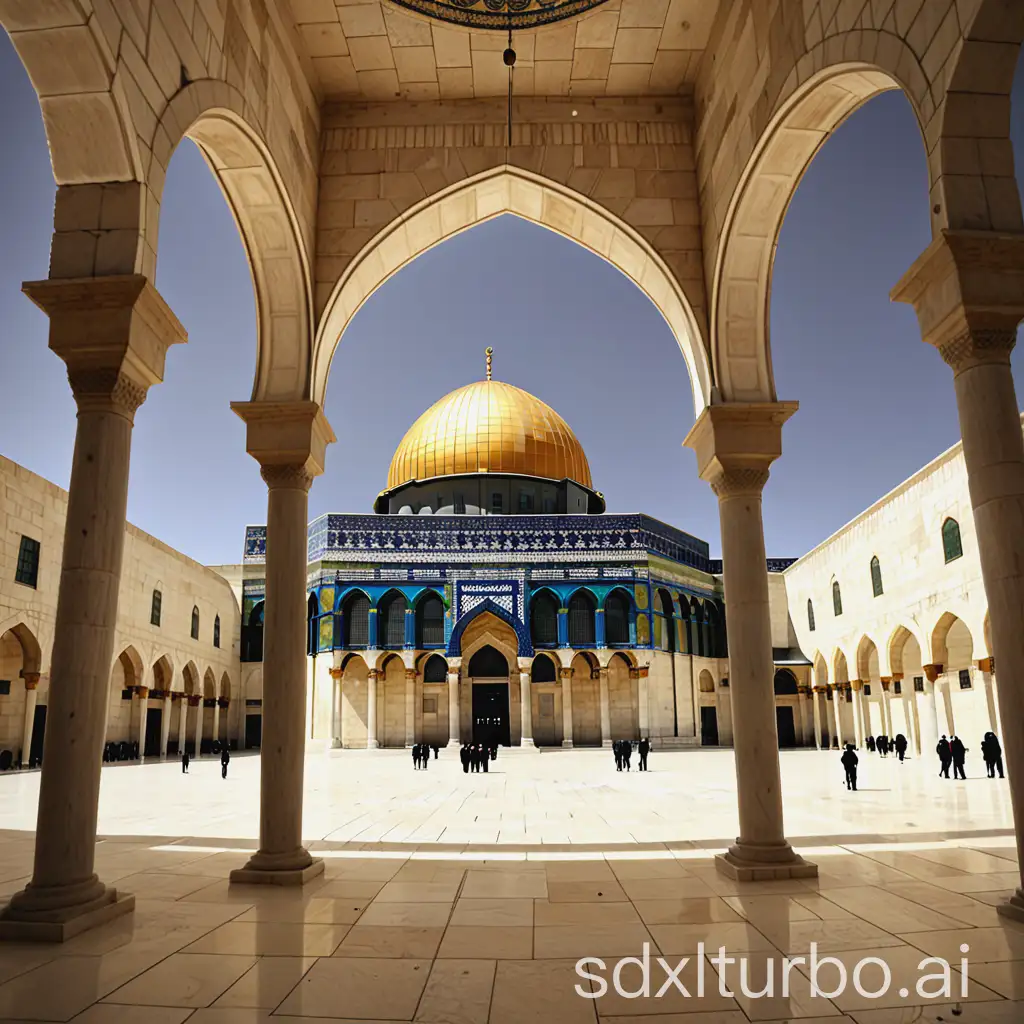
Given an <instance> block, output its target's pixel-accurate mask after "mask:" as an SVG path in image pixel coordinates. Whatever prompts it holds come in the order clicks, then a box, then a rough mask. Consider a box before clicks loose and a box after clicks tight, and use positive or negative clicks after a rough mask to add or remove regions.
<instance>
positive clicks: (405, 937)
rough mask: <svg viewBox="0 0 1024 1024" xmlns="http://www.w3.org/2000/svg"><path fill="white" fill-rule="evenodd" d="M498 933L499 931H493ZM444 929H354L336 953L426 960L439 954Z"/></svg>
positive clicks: (367, 926) (361, 927)
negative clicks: (438, 948)
mask: <svg viewBox="0 0 1024 1024" xmlns="http://www.w3.org/2000/svg"><path fill="white" fill-rule="evenodd" d="M489 930H490V931H494V930H496V929H489ZM443 934H444V929H443V928H419V927H416V926H412V925H399V926H396V925H363V924H357V925H353V926H352V928H351V929H350V930H349V933H348V935H346V936H345V938H344V939H343V940H342V943H341V945H340V946H338V948H337V949H336V950H335V951H334V955H335V956H341V957H366V956H369V957H389V956H390V957H412V958H413V959H417V960H422V959H426V958H429V957H433V956H435V955H436V954H437V947H438V945H439V944H440V942H441V936H442V935H443Z"/></svg>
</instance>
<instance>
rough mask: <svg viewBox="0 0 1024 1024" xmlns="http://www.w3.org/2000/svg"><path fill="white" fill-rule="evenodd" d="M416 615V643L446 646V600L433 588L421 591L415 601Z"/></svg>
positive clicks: (418, 644) (421, 645) (419, 645)
mask: <svg viewBox="0 0 1024 1024" xmlns="http://www.w3.org/2000/svg"><path fill="white" fill-rule="evenodd" d="M414 611H415V615H416V640H415V645H416V646H417V647H419V648H424V647H443V646H444V600H443V599H442V597H441V595H440V594H439V593H438V592H437V591H436V590H433V589H431V588H429V587H428V588H427V589H425V590H423V591H421V592H420V593H419V594H418V595H417V596H416V601H415V603H414Z"/></svg>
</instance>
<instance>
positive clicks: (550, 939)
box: [533, 924, 654, 960]
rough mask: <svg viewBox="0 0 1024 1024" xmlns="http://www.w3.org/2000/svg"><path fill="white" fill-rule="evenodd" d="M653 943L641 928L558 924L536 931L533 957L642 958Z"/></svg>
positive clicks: (619, 925) (632, 926) (641, 926)
mask: <svg viewBox="0 0 1024 1024" xmlns="http://www.w3.org/2000/svg"><path fill="white" fill-rule="evenodd" d="M645 942H646V943H649V944H651V946H652V947H653V945H654V940H653V939H652V938H651V934H650V932H649V931H648V930H647V929H646V928H645V927H644V926H643V925H642V924H611V925H605V924H586V925H576V924H565V925H562V924H556V925H547V926H545V927H543V928H535V929H534V932H533V955H534V957H535V958H536V959H538V960H543V959H552V958H555V959H557V958H559V957H570V956H574V957H585V956H599V957H604V956H639V955H640V954H641V953H642V952H643V947H644V943H645Z"/></svg>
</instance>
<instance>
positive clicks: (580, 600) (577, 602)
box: [566, 587, 597, 647]
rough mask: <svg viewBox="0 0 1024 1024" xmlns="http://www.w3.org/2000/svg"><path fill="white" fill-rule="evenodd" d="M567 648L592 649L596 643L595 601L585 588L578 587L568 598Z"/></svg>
mask: <svg viewBox="0 0 1024 1024" xmlns="http://www.w3.org/2000/svg"><path fill="white" fill-rule="evenodd" d="M566 607H567V608H568V610H569V622H568V627H569V646H570V647H593V646H594V644H596V643H597V626H596V616H595V613H596V611H597V599H596V598H595V597H594V595H593V593H592V592H591V591H590V590H589V589H588V588H586V587H579V588H578V589H577V590H574V591H573V592H572V594H571V595H570V596H569V600H568V602H567V605H566Z"/></svg>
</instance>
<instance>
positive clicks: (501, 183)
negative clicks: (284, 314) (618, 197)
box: [312, 164, 711, 416]
mask: <svg viewBox="0 0 1024 1024" xmlns="http://www.w3.org/2000/svg"><path fill="white" fill-rule="evenodd" d="M505 213H509V214H513V215H515V216H518V217H522V218H523V219H524V220H528V221H531V222H532V223H534V224H537V225H539V226H541V227H545V228H548V229H550V230H552V231H555V232H557V233H558V234H560V235H563V236H564V237H566V238H569V239H572V240H573V241H575V242H578V243H579V244H580V245H582V246H584V248H587V249H590V251H591V252H594V253H596V254H597V255H598V256H601V257H602V258H603V259H605V260H607V261H608V262H609V263H611V264H612V265H613V266H615V267H617V268H618V269H619V270H620V271H621V272H622V273H623V274H625V275H626V276H627V277H629V278H630V279H631V280H633V281H634V282H635V283H636V284H637V286H638V287H639V288H640V289H641V290H642V291H644V292H645V293H646V294H647V295H648V297H649V298H650V299H651V301H652V302H653V303H654V305H655V306H656V307H657V308H658V310H659V311H660V312H661V314H662V316H663V317H664V318H665V321H666V322H667V323H668V326H669V328H670V329H671V330H672V332H673V334H674V335H675V338H676V341H677V343H678V345H679V348H680V351H681V352H682V355H683V358H684V360H685V361H686V367H687V372H688V374H689V377H690V384H691V387H692V390H693V402H694V408H695V413H696V415H697V416H700V414H701V412H702V411H703V410H704V408H705V406H706V405H707V404H708V402H709V401H710V394H711V372H710V365H709V363H708V358H707V351H706V349H705V347H704V344H703V341H702V337H701V330H700V326H699V321H698V319H697V317H696V315H695V314H694V311H693V307H692V305H691V303H690V301H689V299H688V297H687V296H686V294H685V292H684V291H683V288H682V286H681V284H680V283H679V281H678V280H677V279H676V277H675V275H674V274H673V273H672V271H671V270H670V269H669V267H668V265H667V264H666V262H665V260H664V259H663V258H662V257H661V256H660V255H659V254H658V252H657V251H656V250H655V248H654V247H653V246H652V245H651V244H650V242H648V241H647V240H646V239H645V238H644V237H643V236H642V235H641V234H640V233H639V232H638V231H636V230H634V229H633V228H631V227H630V226H629V225H628V224H626V223H625V222H624V221H622V220H621V219H619V218H618V217H616V216H615V215H614V214H612V213H610V212H609V211H608V210H606V209H605V208H604V207H602V206H600V205H599V204H598V203H596V202H594V201H593V200H591V199H588V198H586V197H585V196H582V195H580V194H579V193H578V192H575V191H573V190H572V189H570V188H568V187H566V186H564V185H560V184H558V183H556V182H554V181H551V180H550V179H547V178H544V177H542V176H540V175H537V174H534V173H532V172H530V171H527V170H523V169H522V168H519V167H514V166H511V165H509V164H502V165H500V166H498V167H495V168H491V169H489V170H485V171H483V172H481V173H480V174H477V175H473V176H471V177H468V178H466V179H465V180H463V181H460V182H457V183H455V184H453V185H451V186H450V187H448V188H446V189H443V190H441V191H440V192H437V193H436V194H434V195H432V196H428V197H427V198H426V199H424V200H422V201H421V202H419V203H417V204H416V205H414V206H412V207H410V208H409V209H408V210H406V211H405V213H403V214H401V215H400V216H398V217H396V218H395V219H394V220H393V221H391V222H390V223H389V224H388V225H387V226H386V227H385V228H384V229H383V230H381V231H380V232H379V233H378V234H377V235H376V236H375V237H374V238H373V239H371V241H370V242H368V243H367V244H366V245H365V246H364V247H363V249H362V250H361V251H360V252H359V254H358V255H357V256H356V257H355V258H354V259H353V260H352V261H351V262H350V263H349V264H348V266H346V268H345V270H344V272H343V273H342V275H341V277H340V279H339V280H338V281H337V283H336V284H335V286H334V289H333V291H332V293H331V296H330V298H329V299H328V302H327V305H326V308H325V309H324V312H323V315H322V317H321V318H320V325H319V328H318V330H317V333H316V339H315V341H314V344H313V366H312V378H313V388H312V398H313V400H314V401H316V402H319V403H320V404H321V405H323V400H324V395H325V394H326V390H327V377H328V373H329V372H330V365H331V359H332V358H333V356H334V353H335V351H336V350H337V347H338V343H339V341H340V339H341V336H342V335H343V334H344V332H345V329H346V327H347V326H348V324H349V323H350V321H351V320H352V317H353V316H355V314H356V313H357V312H358V311H359V309H360V308H361V306H362V305H363V303H364V302H365V301H366V300H367V299H368V298H369V296H370V295H372V294H373V292H375V291H376V290H377V288H379V287H380V286H381V285H382V284H383V283H384V282H385V281H386V280H388V278H390V277H391V276H392V275H393V274H394V273H396V272H397V271H398V270H400V269H401V268H402V267H404V266H405V265H406V264H408V263H410V262H411V261H412V260H414V259H415V258H416V257H417V256H419V255H420V254H422V253H424V252H426V251H427V250H428V249H430V248H432V247H433V246H435V245H437V244H438V243H439V242H441V241H443V240H445V239H447V238H451V237H453V236H454V235H457V234H459V233H460V232H462V231H465V230H466V229H467V228H471V227H473V226H474V225H476V224H480V223H482V222H484V221H486V220H491V219H493V218H494V217H498V216H501V215H502V214H505Z"/></svg>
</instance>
